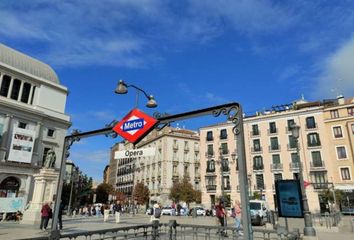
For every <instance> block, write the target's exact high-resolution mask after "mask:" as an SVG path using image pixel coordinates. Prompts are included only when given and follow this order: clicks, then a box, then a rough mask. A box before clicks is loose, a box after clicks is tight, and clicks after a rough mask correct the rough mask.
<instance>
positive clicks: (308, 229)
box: [291, 124, 316, 236]
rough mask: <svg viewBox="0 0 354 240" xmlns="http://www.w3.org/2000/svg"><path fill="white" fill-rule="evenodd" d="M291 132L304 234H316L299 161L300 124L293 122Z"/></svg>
mask: <svg viewBox="0 0 354 240" xmlns="http://www.w3.org/2000/svg"><path fill="white" fill-rule="evenodd" d="M291 134H292V136H293V138H294V140H295V143H296V157H297V160H298V161H297V162H298V163H299V180H300V188H301V195H302V204H303V211H304V221H305V227H304V236H316V231H315V229H314V228H313V226H312V220H311V215H310V211H309V204H308V202H307V196H306V191H305V186H304V174H303V168H302V163H301V162H300V154H299V141H298V139H299V136H300V126H298V125H296V124H293V125H292V126H291Z"/></svg>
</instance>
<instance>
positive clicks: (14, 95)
mask: <svg viewBox="0 0 354 240" xmlns="http://www.w3.org/2000/svg"><path fill="white" fill-rule="evenodd" d="M20 88H21V81H20V80H18V79H15V80H14V82H13V85H12V91H11V95H10V98H11V99H13V100H17V99H18V95H19V93H20Z"/></svg>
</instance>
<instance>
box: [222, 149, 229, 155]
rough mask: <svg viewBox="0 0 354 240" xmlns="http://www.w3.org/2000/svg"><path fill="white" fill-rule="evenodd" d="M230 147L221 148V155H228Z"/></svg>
mask: <svg viewBox="0 0 354 240" xmlns="http://www.w3.org/2000/svg"><path fill="white" fill-rule="evenodd" d="M229 152H230V151H229V149H222V150H221V155H227V154H229Z"/></svg>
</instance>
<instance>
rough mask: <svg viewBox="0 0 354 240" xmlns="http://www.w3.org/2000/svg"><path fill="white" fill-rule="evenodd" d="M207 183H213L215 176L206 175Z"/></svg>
mask: <svg viewBox="0 0 354 240" xmlns="http://www.w3.org/2000/svg"><path fill="white" fill-rule="evenodd" d="M206 179H207V181H206V182H207V184H208V185H215V177H206Z"/></svg>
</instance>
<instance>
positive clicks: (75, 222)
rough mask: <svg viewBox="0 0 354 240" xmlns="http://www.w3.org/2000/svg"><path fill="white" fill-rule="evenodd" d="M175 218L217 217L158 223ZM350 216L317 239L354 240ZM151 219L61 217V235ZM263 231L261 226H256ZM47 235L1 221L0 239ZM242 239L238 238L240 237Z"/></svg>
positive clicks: (207, 221)
mask: <svg viewBox="0 0 354 240" xmlns="http://www.w3.org/2000/svg"><path fill="white" fill-rule="evenodd" d="M171 219H176V220H177V222H178V223H180V224H195V225H208V226H217V221H216V218H215V217H214V218H213V217H198V218H192V217H170V216H162V218H161V222H162V223H168V221H169V220H171ZM351 219H352V218H350V217H343V219H342V223H341V225H340V227H339V228H332V229H326V228H325V227H317V228H316V229H317V235H318V239H324V240H327V239H341V240H346V239H348V240H349V239H354V233H352V232H351V231H352V229H351V226H350V220H351ZM149 220H150V217H149V216H146V215H143V214H137V215H135V216H132V215H130V214H126V215H123V216H122V217H121V222H120V223H119V224H117V223H115V222H114V219H113V217H112V216H111V217H110V219H109V221H108V222H103V218H102V217H76V218H68V217H64V220H63V225H64V229H63V230H62V233H64V234H67V233H78V232H85V231H92V230H100V229H110V228H117V227H127V226H134V225H141V224H148V223H149ZM228 223H229V225H230V224H232V219H228ZM279 224H280V225H282V226H285V223H284V221H283V220H280V222H279ZM256 228H264V227H256ZM292 228H299V229H302V228H303V220H302V219H291V220H290V219H289V229H292ZM47 234H48V232H43V231H41V230H40V229H39V226H34V225H25V224H19V223H14V222H1V223H0V239H6V240H12V239H22V238H27V239H29V238H34V237H40V236H46V235H47ZM240 239H241V238H240Z"/></svg>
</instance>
